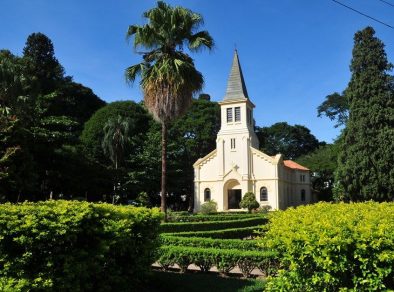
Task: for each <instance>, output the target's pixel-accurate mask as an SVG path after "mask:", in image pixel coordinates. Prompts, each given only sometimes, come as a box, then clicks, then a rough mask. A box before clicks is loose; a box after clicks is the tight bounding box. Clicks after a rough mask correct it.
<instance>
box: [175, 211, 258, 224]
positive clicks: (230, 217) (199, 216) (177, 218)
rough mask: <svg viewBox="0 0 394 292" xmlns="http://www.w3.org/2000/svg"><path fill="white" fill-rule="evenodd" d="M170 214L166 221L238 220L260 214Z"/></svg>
mask: <svg viewBox="0 0 394 292" xmlns="http://www.w3.org/2000/svg"><path fill="white" fill-rule="evenodd" d="M174 213H175V214H170V215H171V216H169V217H168V221H170V222H204V221H211V222H212V221H230V220H240V219H246V218H256V217H261V216H262V214H261V213H260V214H247V213H246V212H243V213H240V214H233V212H231V213H228V212H227V213H225V214H223V213H220V212H216V213H213V214H207V215H205V214H198V213H197V214H188V215H183V214H177V213H176V212H174Z"/></svg>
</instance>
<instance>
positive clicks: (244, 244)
mask: <svg viewBox="0 0 394 292" xmlns="http://www.w3.org/2000/svg"><path fill="white" fill-rule="evenodd" d="M160 239H161V242H162V245H176V246H188V247H201V248H220V249H239V250H260V251H261V250H263V248H262V247H261V246H260V245H259V244H261V243H260V241H257V240H252V239H251V240H242V239H213V238H204V237H202V238H198V237H178V236H168V235H167V234H161V235H160Z"/></svg>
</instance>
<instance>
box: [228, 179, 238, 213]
mask: <svg viewBox="0 0 394 292" xmlns="http://www.w3.org/2000/svg"><path fill="white" fill-rule="evenodd" d="M223 194H224V200H223V203H224V206H223V207H224V209H225V210H229V209H240V206H239V203H240V202H241V199H242V189H241V185H240V183H239V182H238V181H237V180H235V179H232V180H229V181H227V182H226V183H225V184H224V190H223Z"/></svg>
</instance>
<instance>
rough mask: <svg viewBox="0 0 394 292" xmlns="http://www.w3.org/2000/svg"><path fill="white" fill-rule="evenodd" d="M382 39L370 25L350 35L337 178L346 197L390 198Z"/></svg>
mask: <svg viewBox="0 0 394 292" xmlns="http://www.w3.org/2000/svg"><path fill="white" fill-rule="evenodd" d="M392 68H393V66H392V64H390V63H389V62H388V60H387V56H386V53H385V50H384V44H383V43H382V41H380V40H379V39H378V38H377V37H375V31H374V29H373V28H371V27H367V28H365V29H364V30H362V31H359V32H357V33H356V34H355V36H354V48H353V58H352V61H351V65H350V71H351V73H352V76H351V80H350V82H349V85H348V87H347V89H346V97H347V98H348V101H349V119H348V122H347V126H346V128H345V130H344V137H343V143H342V145H341V149H340V153H339V160H338V170H337V179H338V182H339V183H340V184H341V185H342V187H343V189H344V198H345V199H349V200H354V201H358V200H370V199H373V200H377V201H384V200H392V199H393V197H394V167H393V162H394V95H393V94H394V82H393V76H391V75H389V71H390V70H391V69H392Z"/></svg>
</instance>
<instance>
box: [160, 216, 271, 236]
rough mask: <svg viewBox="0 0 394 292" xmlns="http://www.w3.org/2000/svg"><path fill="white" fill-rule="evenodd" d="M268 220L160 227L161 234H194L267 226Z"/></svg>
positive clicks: (179, 224)
mask: <svg viewBox="0 0 394 292" xmlns="http://www.w3.org/2000/svg"><path fill="white" fill-rule="evenodd" d="M267 222H268V219H267V218H265V217H257V218H246V219H239V220H226V221H212V222H211V221H207V222H178V223H162V224H161V225H160V232H162V233H174V232H194V231H210V230H219V229H230V228H243V227H250V226H256V225H261V224H266V223H267Z"/></svg>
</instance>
